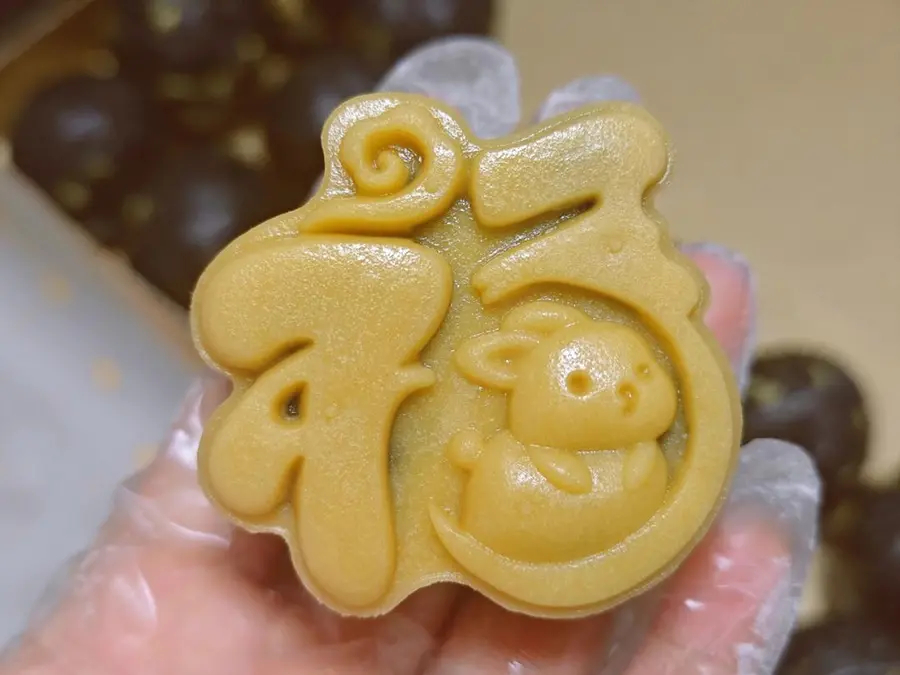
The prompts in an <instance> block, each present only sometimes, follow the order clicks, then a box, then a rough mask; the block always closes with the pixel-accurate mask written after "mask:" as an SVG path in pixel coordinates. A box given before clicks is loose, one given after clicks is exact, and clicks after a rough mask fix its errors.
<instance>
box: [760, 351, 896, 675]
mask: <svg viewBox="0 0 900 675" xmlns="http://www.w3.org/2000/svg"><path fill="white" fill-rule="evenodd" d="M743 406H744V440H745V441H751V440H753V439H756V438H780V439H783V440H786V441H789V442H791V443H794V444H796V445H799V446H800V447H802V448H804V449H805V450H806V451H807V453H808V454H809V455H810V457H811V458H812V460H813V462H814V463H815V465H816V467H817V469H818V471H819V475H820V477H821V480H822V487H823V499H822V509H821V513H820V519H819V532H820V539H821V542H822V545H823V548H824V549H826V552H827V554H828V556H829V559H830V561H831V563H832V564H831V565H830V566H829V569H828V573H827V574H826V575H825V579H824V583H823V586H824V587H823V588H822V589H820V590H821V592H822V593H823V594H824V597H825V601H826V606H827V608H828V609H827V612H826V614H825V615H824V616H822V617H820V618H819V619H818V620H817V621H815V622H813V623H812V624H810V625H806V626H803V627H802V628H800V629H799V630H798V631H797V632H796V633H795V634H794V636H793V638H792V640H791V643H790V645H789V646H788V649H787V651H786V652H785V654H784V657H783V658H782V662H781V665H780V668H779V671H778V672H779V673H780V674H781V675H837V674H838V673H840V674H844V673H846V675H851V674H854V675H895V674H896V673H898V672H900V480H894V481H893V484H890V483H889V484H887V485H882V486H879V487H871V486H868V485H866V484H864V482H863V481H862V480H861V470H862V467H863V465H864V463H865V461H866V459H867V454H868V450H869V431H870V419H869V413H868V408H867V405H866V400H865V397H864V394H863V391H862V387H861V386H860V384H859V383H858V382H857V381H856V378H855V377H854V375H853V374H852V373H851V371H850V369H849V367H848V366H847V365H846V364H844V363H843V362H839V361H838V360H837V359H836V358H835V357H833V356H831V355H828V354H825V353H823V352H821V351H819V350H804V349H781V350H768V351H765V352H761V353H760V354H758V355H757V357H756V358H755V360H754V362H753V365H752V368H751V380H750V386H749V387H748V389H747V395H746V397H745V400H744V403H743Z"/></svg>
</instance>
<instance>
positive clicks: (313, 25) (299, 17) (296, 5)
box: [256, 0, 340, 55]
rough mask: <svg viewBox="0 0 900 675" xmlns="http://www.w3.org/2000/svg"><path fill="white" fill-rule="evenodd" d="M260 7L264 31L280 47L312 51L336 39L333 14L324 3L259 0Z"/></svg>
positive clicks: (260, 19) (295, 52)
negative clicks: (331, 14) (334, 36)
mask: <svg viewBox="0 0 900 675" xmlns="http://www.w3.org/2000/svg"><path fill="white" fill-rule="evenodd" d="M331 4H333V6H339V5H340V3H339V2H336V3H331ZM256 6H257V10H258V12H259V25H260V30H261V31H262V34H263V35H264V36H265V37H266V39H267V40H268V41H269V42H270V43H271V44H273V45H274V46H276V47H277V48H278V49H283V50H287V51H289V52H291V53H292V54H297V55H302V54H308V53H309V52H311V51H313V50H316V49H320V48H323V47H326V46H327V45H328V44H329V42H331V40H332V38H333V31H334V24H333V20H332V19H333V17H332V16H330V14H329V8H328V7H327V6H326V3H324V2H321V1H320V2H311V1H310V0H257V2H256Z"/></svg>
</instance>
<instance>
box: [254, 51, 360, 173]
mask: <svg viewBox="0 0 900 675" xmlns="http://www.w3.org/2000/svg"><path fill="white" fill-rule="evenodd" d="M374 86H375V77H374V75H373V74H372V72H371V71H370V70H369V69H368V68H367V67H366V66H365V65H364V64H363V63H361V62H360V61H358V60H357V59H355V58H353V57H351V56H348V55H346V54H342V53H338V52H327V53H321V54H318V55H316V56H315V57H314V58H310V59H307V60H305V61H303V62H302V63H301V64H299V65H298V67H297V68H296V69H295V70H294V71H293V73H292V74H291V76H290V78H289V79H288V80H287V82H286V84H285V85H284V86H283V87H282V88H281V90H280V91H279V93H278V94H276V95H275V96H274V97H273V98H272V102H271V104H270V107H269V111H268V114H267V116H266V124H265V126H266V134H267V136H268V140H269V147H270V148H271V152H272V157H273V159H274V161H275V163H276V164H277V165H278V166H279V167H281V169H282V170H283V172H284V173H285V174H286V175H287V176H288V177H289V179H290V180H291V181H292V182H293V183H294V184H295V185H297V187H298V189H301V190H308V189H309V188H310V187H311V186H312V184H313V182H314V181H315V180H316V178H318V176H319V174H320V173H321V171H322V168H323V157H322V141H321V138H322V127H323V125H324V124H325V122H326V120H327V119H328V117H329V115H331V113H332V112H333V111H334V109H335V108H337V107H338V106H339V105H340V104H341V103H342V102H344V101H345V100H346V99H349V98H352V97H353V96H356V95H358V94H362V93H365V92H368V91H370V90H371V89H372V88H373V87H374Z"/></svg>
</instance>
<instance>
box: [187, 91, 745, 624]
mask: <svg viewBox="0 0 900 675" xmlns="http://www.w3.org/2000/svg"><path fill="white" fill-rule="evenodd" d="M324 138H325V150H326V159H327V166H326V174H325V180H324V182H323V186H322V188H321V189H320V191H319V192H318V193H317V194H316V195H315V196H314V197H313V198H312V199H311V200H310V202H309V203H308V204H307V205H305V206H304V207H302V208H301V209H299V210H297V211H295V212H293V213H289V214H286V215H285V216H283V217H281V218H277V219H274V220H272V221H269V222H267V223H264V224H262V225H260V226H259V227H257V228H256V229H254V230H252V231H251V232H249V233H247V234H246V235H245V236H244V237H242V238H241V239H239V240H237V241H236V242H234V243H233V244H232V245H231V246H230V247H229V248H228V249H227V250H226V251H224V252H223V253H222V254H221V255H220V256H219V258H218V259H217V260H216V261H215V262H214V263H213V264H212V265H211V266H210V268H209V269H208V270H207V271H206V273H205V274H204V276H203V278H202V279H201V282H200V284H199V286H198V288H197V292H196V295H195V304H194V307H193V313H192V319H193V327H194V333H195V337H196V341H197V345H198V347H199V348H200V351H201V353H202V354H203V355H204V357H205V358H206V359H207V361H208V362H210V363H211V364H212V365H213V366H215V367H216V368H218V369H220V370H222V371H224V372H225V373H227V374H228V375H229V376H230V377H232V379H233V380H234V382H235V385H236V387H235V392H234V394H233V395H232V397H231V398H230V399H229V401H228V402H227V403H226V404H225V405H223V406H222V408H221V409H220V410H219V411H217V413H216V415H215V417H214V419H213V420H212V422H211V423H210V425H209V427H208V430H207V432H206V434H205V436H204V440H203V443H202V446H201V455H200V459H201V476H202V478H203V481H204V487H205V489H206V491H207V493H208V494H209V495H210V497H211V498H212V499H213V500H214V501H215V502H216V503H217V504H218V505H219V506H220V507H221V508H222V509H223V510H224V511H225V512H226V513H228V514H229V515H230V516H231V517H232V518H233V519H234V520H236V521H237V522H238V523H239V524H240V525H242V526H244V527H246V528H248V529H250V530H254V531H267V532H275V533H277V534H279V535H281V536H282V537H284V538H285V539H286V541H287V542H288V544H289V545H290V548H291V552H292V557H293V560H294V563H295V565H296V567H297V571H298V574H299V576H300V577H301V579H302V580H303V582H304V583H305V584H306V586H307V587H308V588H309V589H310V591H311V592H312V593H313V594H315V595H316V596H317V597H318V598H319V599H320V600H321V601H323V602H324V603H326V604H327V605H329V606H331V607H332V608H334V609H335V610H337V611H339V612H342V613H346V614H353V615H358V616H371V615H376V614H380V613H383V612H386V611H388V610H390V609H391V608H392V607H394V606H396V605H397V604H398V603H399V602H401V601H402V600H403V599H404V598H405V597H407V596H408V595H410V594H411V593H413V592H414V591H415V590H417V589H419V588H422V587H423V586H426V585H429V584H432V583H435V582H439V581H451V582H457V583H463V584H468V585H470V586H472V587H474V588H476V589H478V590H479V591H480V592H482V593H484V594H485V595H487V596H488V597H490V598H492V599H493V600H494V601H496V602H498V603H500V604H502V605H504V606H506V607H508V608H511V609H515V610H519V611H525V612H529V613H532V614H535V615H542V616H560V617H563V616H580V615H584V614H587V613H592V612H596V611H601V610H603V609H606V608H608V607H610V606H612V605H614V604H616V603H618V602H620V601H621V600H623V599H624V598H626V597H629V596H630V595H632V594H634V593H636V592H639V591H640V590H643V589H645V588H647V587H648V586H649V585H651V584H652V583H655V582H656V581H658V580H659V579H661V578H662V577H663V576H665V574H667V573H668V572H669V571H670V570H671V569H673V567H674V565H675V564H676V563H677V562H678V561H679V560H680V559H681V558H683V557H684V556H685V555H686V554H687V553H688V552H689V550H690V548H691V547H692V546H693V545H694V543H696V541H697V540H698V538H699V537H700V536H701V535H702V534H703V533H704V531H705V529H706V527H707V526H708V524H709V522H710V520H711V518H712V517H713V515H714V514H715V512H716V509H717V508H718V505H719V503H720V501H721V499H722V495H723V494H724V491H725V488H726V487H727V482H728V478H729V476H730V473H731V470H732V468H733V464H734V458H735V451H736V448H737V443H738V438H739V435H740V417H739V406H738V404H737V395H736V393H735V388H734V384H733V382H732V380H731V375H730V374H729V371H728V368H727V366H725V365H724V360H723V359H722V358H721V356H720V354H719V352H718V349H717V348H716V347H715V345H714V344H713V342H712V339H711V338H710V337H709V335H708V334H707V333H706V331H705V329H704V328H703V327H702V324H701V321H700V320H701V316H700V311H701V309H702V306H703V299H704V294H705V290H706V289H705V285H704V283H703V281H702V280H701V279H700V277H699V276H698V274H697V273H696V272H695V271H694V270H693V268H692V267H691V266H690V264H689V263H688V262H687V261H686V259H684V258H682V257H681V256H680V255H679V254H678V253H677V252H676V251H675V250H674V248H673V246H672V245H671V243H670V241H669V240H668V238H667V235H666V233H665V231H664V230H663V229H662V228H661V226H660V223H659V222H658V221H657V219H656V218H655V216H653V215H651V213H652V212H651V211H649V210H648V208H647V194H648V191H649V190H650V189H651V188H652V187H653V186H654V185H655V184H656V183H657V182H658V181H659V180H660V179H661V177H662V176H663V175H664V173H665V171H666V169H667V166H668V152H667V142H666V138H665V136H664V135H663V133H662V131H661V129H660V128H659V125H658V124H657V123H656V122H655V120H653V119H652V118H651V117H650V116H649V115H648V114H647V113H646V112H644V111H643V110H642V109H640V108H638V107H636V106H632V105H629V104H607V105H603V106H596V107H592V108H587V109H584V110H581V111H577V112H576V113H573V114H571V115H568V116H565V117H562V118H559V119H556V120H551V121H550V122H549V123H547V124H544V125H542V126H541V127H539V128H536V129H531V130H527V131H525V132H523V133H521V134H519V135H517V136H515V137H512V138H508V139H501V140H499V141H491V142H481V141H479V140H478V139H475V138H472V137H471V136H470V134H469V133H468V132H467V130H466V128H465V125H463V124H462V123H461V122H460V121H459V120H458V119H457V118H456V116H455V115H454V114H453V113H452V112H451V111H449V110H447V109H445V108H443V107H442V106H440V105H438V104H436V103H435V102H433V101H430V100H428V99H425V98H421V97H415V96H399V95H398V96H366V97H361V98H358V99H355V100H353V101H350V102H348V103H346V104H344V105H343V106H342V107H341V108H340V109H339V110H338V111H337V112H336V114H335V115H334V116H333V117H332V119H331V121H330V124H329V126H328V128H327V129H326V130H325V134H324Z"/></svg>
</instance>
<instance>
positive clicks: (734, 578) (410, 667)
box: [0, 41, 819, 675]
mask: <svg viewBox="0 0 900 675" xmlns="http://www.w3.org/2000/svg"><path fill="white" fill-rule="evenodd" d="M448 48H450V49H451V52H449V53H448V52H446V51H445V52H443V53H441V51H440V50H441V49H444V50H446V49H448ZM454 49H455V50H456V52H455V54H456V56H454V52H452V50H454ZM460 49H461V50H462V51H461V52H460ZM473 49H474V50H476V51H477V50H479V49H480V50H485V49H486V50H487V51H486V52H483V53H482V54H481V55H480V56H478V58H480V59H484V58H494V57H496V59H497V62H496V63H495V64H494V66H495V67H496V68H499V71H497V72H493V74H488V75H485V78H488V79H490V78H491V77H503V78H508V76H509V73H508V67H509V63H508V62H507V61H504V59H506V60H508V55H505V53H503V52H501V51H500V50H497V49H496V48H493V47H490V46H485V45H484V44H481V45H480V46H479V44H478V43H474V42H466V41H463V43H462V45H461V46H460V45H456V46H454V45H443V46H438V47H437V48H435V50H436V51H437V53H438V54H439V55H440V56H441V58H440V59H436V60H435V59H434V58H431V57H433V56H434V51H432V52H431V53H430V54H431V56H429V54H428V53H426V54H424V56H423V55H419V56H417V57H415V58H419V61H418V62H416V61H415V58H413V59H411V60H410V61H407V62H406V63H405V64H401V66H402V67H400V68H398V70H396V71H395V73H394V75H393V76H396V77H397V78H399V80H395V82H398V81H400V80H402V77H407V78H408V79H407V80H406V84H405V85H404V86H400V85H399V84H398V85H391V87H390V88H394V89H404V88H405V89H415V90H418V91H421V90H422V89H423V88H425V89H427V88H428V87H424V86H423V85H422V82H428V83H434V82H437V81H443V82H445V83H447V82H450V84H452V82H451V81H452V80H453V77H451V76H449V75H447V74H446V73H445V77H444V80H441V77H435V76H434V73H433V72H428V71H429V69H430V68H433V67H434V65H435V64H436V63H437V64H439V65H440V67H441V68H443V69H445V70H447V69H448V67H449V66H448V63H449V64H451V65H452V63H453V59H454V58H458V59H459V62H460V63H463V62H466V63H469V61H466V60H465V58H462V57H463V56H466V57H467V58H469V57H471V50H473ZM466 50H469V51H468V52H466ZM492 50H493V51H492ZM487 52H491V53H493V54H494V56H490V55H488V56H487V57H485V56H484V54H486V53H487ZM429 58H431V60H430V61H429ZM470 61H471V59H470ZM417 68H419V69H420V70H419V71H417V70H416V69H417ZM423 68H424V70H422V69H423ZM504 68H506V69H507V71H504ZM404 69H405V70H404ZM448 72H449V73H450V74H451V75H452V72H453V68H452V67H451V68H450V70H449V71H448ZM498 72H499V75H498ZM504 72H505V75H504V74H503V73H504ZM410 73H412V75H411V74H410ZM426 73H427V78H426V79H424V80H423V79H422V77H423V76H424V75H425V74H426ZM401 76H402V77H401ZM417 78H418V79H417ZM503 81H504V82H505V81H506V80H503ZM467 82H469V83H470V84H471V85H472V87H476V85H477V86H478V87H483V86H484V85H485V82H484V81H482V80H479V79H478V77H475V76H471V73H470V76H469V77H468V79H467ZM592 82H593V84H592ZM603 82H604V81H600V80H597V81H581V82H579V83H576V84H575V85H573V86H572V87H569V88H567V89H564V90H561V91H560V92H557V93H556V94H554V96H553V97H551V98H550V99H549V100H548V104H547V106H546V107H545V110H549V111H551V112H558V111H559V109H561V108H564V107H567V106H570V105H577V104H578V103H579V102H584V101H585V100H590V99H596V98H597V97H598V96H599V94H598V91H600V90H601V89H602V88H603V87H606V86H609V84H610V81H605V82H606V84H603ZM417 83H418V84H417ZM400 84H403V82H400ZM457 84H458V82H457ZM507 84H508V82H507ZM613 84H615V83H613ZM495 85H496V86H495V87H494V88H493V89H491V88H488V89H478V91H491V92H492V96H494V97H495V98H496V96H497V92H498V87H499V88H500V89H502V87H503V86H506V85H504V84H503V82H495ZM615 86H619V85H618V84H615ZM507 89H509V87H508V86H507ZM474 91H475V89H472V91H470V92H469V93H468V94H464V95H461V94H460V93H459V90H458V89H456V90H453V88H452V86H450V85H447V87H446V88H445V89H444V90H442V91H428V93H431V94H432V95H437V96H439V97H441V98H445V100H447V99H450V101H451V102H455V103H458V104H459V105H460V107H461V108H462V109H464V110H467V112H468V113H469V115H470V119H473V118H472V115H474V116H475V118H476V119H479V120H480V122H478V123H477V124H473V126H475V127H476V129H475V130H476V132H478V131H479V125H480V128H481V130H482V131H484V130H485V128H487V130H488V132H489V131H490V130H491V128H492V127H491V125H492V124H493V125H494V127H493V129H494V130H495V131H496V130H498V128H499V126H502V125H503V124H506V122H503V117H504V115H506V117H507V118H511V117H512V115H511V114H508V113H509V111H508V110H506V111H505V112H504V110H500V109H495V110H494V111H493V112H491V110H490V106H486V107H485V106H484V105H482V104H483V101H482V100H480V99H478V97H477V96H476V94H475V93H472V92H474ZM585 92H587V93H585ZM501 93H502V92H501ZM516 93H517V92H516ZM454 99H455V101H454ZM501 107H502V106H501ZM479 115H480V117H479ZM498 120H500V122H498ZM507 122H508V119H507ZM684 250H685V251H686V252H687V253H688V254H689V255H690V256H691V257H692V258H693V259H694V261H695V262H696V264H697V265H698V266H699V267H700V269H701V270H703V272H704V273H705V274H706V276H707V278H708V280H709V282H710V285H711V290H712V298H711V305H710V308H709V310H708V311H707V314H706V320H707V323H708V325H709V326H710V328H711V329H712V330H713V332H714V333H715V335H716V336H717V338H718V339H719V340H720V341H721V343H722V344H723V345H724V347H725V349H726V352H727V354H728V355H729V358H730V359H731V361H732V364H733V366H734V367H735V369H736V370H737V371H738V373H739V374H740V375H741V376H742V377H743V375H744V374H745V371H746V364H747V361H748V355H749V351H750V349H751V342H752V340H751V338H752V332H753V323H754V311H753V302H754V299H753V282H752V278H751V275H750V272H749V270H748V268H747V266H746V265H745V264H744V263H743V262H742V261H741V260H739V259H738V258H736V257H735V256H734V255H732V254H730V253H728V252H727V251H724V250H722V249H718V248H716V247H712V246H703V245H697V246H686V247H684ZM226 395H227V384H225V383H223V382H221V381H219V380H216V379H211V380H208V381H205V382H204V383H202V384H199V385H197V387H196V388H195V389H194V390H193V391H192V392H191V393H190V394H189V395H188V397H187V400H186V402H185V404H184V407H183V411H182V413H181V415H180V417H179V419H178V421H177V422H176V424H175V426H174V428H173V430H172V432H171V433H170V435H169V437H168V440H167V442H166V443H164V445H163V450H162V451H161V453H160V455H159V456H158V457H157V458H156V459H155V460H154V461H153V462H152V463H151V464H150V465H149V466H148V467H147V468H146V469H145V470H143V471H141V472H140V473H139V474H138V475H136V476H134V477H133V478H131V479H130V480H128V481H127V482H126V483H125V484H124V485H123V486H122V487H121V488H120V490H119V492H118V494H117V496H116V499H115V503H114V504H115V505H114V508H113V512H112V514H111V516H110V518H109V521H108V522H107V523H106V525H105V526H104V527H103V528H102V531H101V532H100V533H99V535H98V537H97V539H96V541H95V542H94V543H93V544H92V545H91V547H90V548H89V549H88V550H87V552H86V553H85V554H84V555H82V556H80V557H79V558H78V559H77V560H76V561H74V563H73V564H72V565H71V566H70V568H69V569H68V570H66V572H65V574H64V575H63V577H62V580H61V583H60V584H59V585H58V586H57V588H55V589H54V590H53V591H52V592H51V594H50V595H51V597H50V600H49V601H48V603H46V604H45V606H44V607H42V608H41V609H40V610H39V611H38V612H37V614H36V615H35V617H34V619H33V620H32V621H31V623H30V627H29V628H28V630H27V631H26V632H25V633H24V634H23V635H22V636H21V638H20V640H19V641H18V642H17V643H16V644H15V645H13V646H11V647H10V648H9V649H8V650H7V651H6V652H5V655H4V656H3V657H2V658H0V675H123V674H127V675H324V674H325V673H328V674H330V675H382V674H384V675H413V674H414V673H415V674H418V673H427V674H429V675H452V674H465V675H494V674H496V675H500V674H501V673H504V674H510V675H536V674H538V673H548V674H552V675H570V674H571V675H575V674H578V675H595V674H597V675H600V674H605V673H626V674H628V675H670V674H671V675H675V674H677V675H689V674H693V673H702V674H704V675H739V674H740V675H743V674H753V675H764V674H765V673H769V672H771V670H772V668H774V665H775V661H776V659H777V657H778V654H779V653H780V651H781V649H782V648H783V646H784V644H785V641H786V639H787V635H788V631H789V630H790V628H791V626H792V623H793V620H794V617H795V614H796V608H797V605H798V602H799V596H800V590H801V585H802V581H803V578H804V575H805V572H806V567H807V564H808V561H809V558H810V555H811V552H812V549H813V546H814V543H815V521H816V513H817V506H818V499H819V490H818V487H819V486H818V479H817V478H816V475H815V472H814V470H813V467H812V465H811V463H810V462H809V461H808V459H807V458H806V457H805V455H804V454H803V453H802V451H800V450H799V449H797V448H795V447H792V446H790V445H787V444H784V443H780V442H775V441H757V442H754V443H753V444H751V445H750V446H747V447H745V448H744V449H743V452H742V457H741V462H740V468H739V470H738V474H737V476H736V479H735V482H734V485H733V488H732V491H731V496H730V500H729V502H728V505H727V507H726V508H725V509H724V511H723V513H722V515H721V517H720V518H719V520H718V521H717V523H716V524H715V525H714V527H713V529H712V530H711V532H710V533H709V535H708V536H707V537H706V539H705V540H704V541H703V542H702V543H701V544H700V545H699V547H698V548H697V549H696V550H695V552H694V553H693V554H692V555H691V556H690V558H689V559H688V560H687V561H686V562H685V564H684V565H683V566H682V567H681V568H680V569H679V570H678V571H677V572H676V573H675V575H674V576H673V577H672V578H670V579H669V580H668V581H667V582H665V583H664V584H662V585H661V587H660V588H658V589H656V590H654V591H651V592H650V593H648V594H647V595H645V596H643V597H641V598H638V599H636V600H634V601H632V602H630V603H628V604H626V605H624V606H623V607H621V608H619V609H617V610H615V611H614V612H611V613H608V614H605V615H602V616H599V617H594V618H590V619H585V620H579V621H548V620H538V619H533V618H529V617H524V616H520V615H514V614H510V613H507V612H505V611H504V610H502V609H500V608H498V607H496V606H495V605H492V604H491V603H489V602H488V601H486V600H484V599H483V598H482V597H481V596H479V595H477V594H476V593H474V592H473V591H470V590H468V589H463V588H459V587H455V586H449V585H441V586H435V587H432V588H429V589H426V590H424V591H421V592H420V593H418V594H416V595H414V596H413V597H411V598H410V599H409V600H407V601H406V602H405V603H403V604H402V605H401V606H400V607H399V608H398V609H397V610H395V611H394V612H392V613H391V614H389V615H387V616H385V617H382V618H379V619H373V620H349V619H342V618H339V617H337V616H335V615H334V614H332V613H330V612H329V611H328V610H326V609H324V608H322V607H321V606H319V605H318V604H317V603H316V602H315V601H314V600H313V599H312V598H311V597H310V596H309V595H308V594H307V593H306V592H305V591H304V590H303V589H302V587H301V586H300V585H299V583H298V582H297V580H296V577H295V574H294V572H293V569H292V567H291V564H290V561H289V560H288V557H287V552H286V549H285V546H284V544H283V543H282V542H281V541H280V540H279V539H277V538H274V537H271V536H268V535H250V534H247V533H244V532H241V531H236V530H235V529H234V528H233V527H232V526H231V525H230V524H228V523H227V522H226V521H225V520H224V519H223V518H222V517H221V516H220V515H219V514H218V513H217V512H216V510H215V509H214V508H213V507H212V506H211V504H210V503H209V502H208V501H207V499H206V498H205V496H204V495H203V493H202V492H201V491H200V489H199V487H198V484H197V476H196V468H197V467H196V453H197V446H198V441H199V438H200V435H201V433H202V430H203V423H204V420H205V419H206V418H207V416H208V414H209V413H210V412H211V411H212V410H213V409H214V408H215V407H216V406H217V405H218V404H219V403H220V402H221V401H222V400H223V399H224V397H225V396H226Z"/></svg>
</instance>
